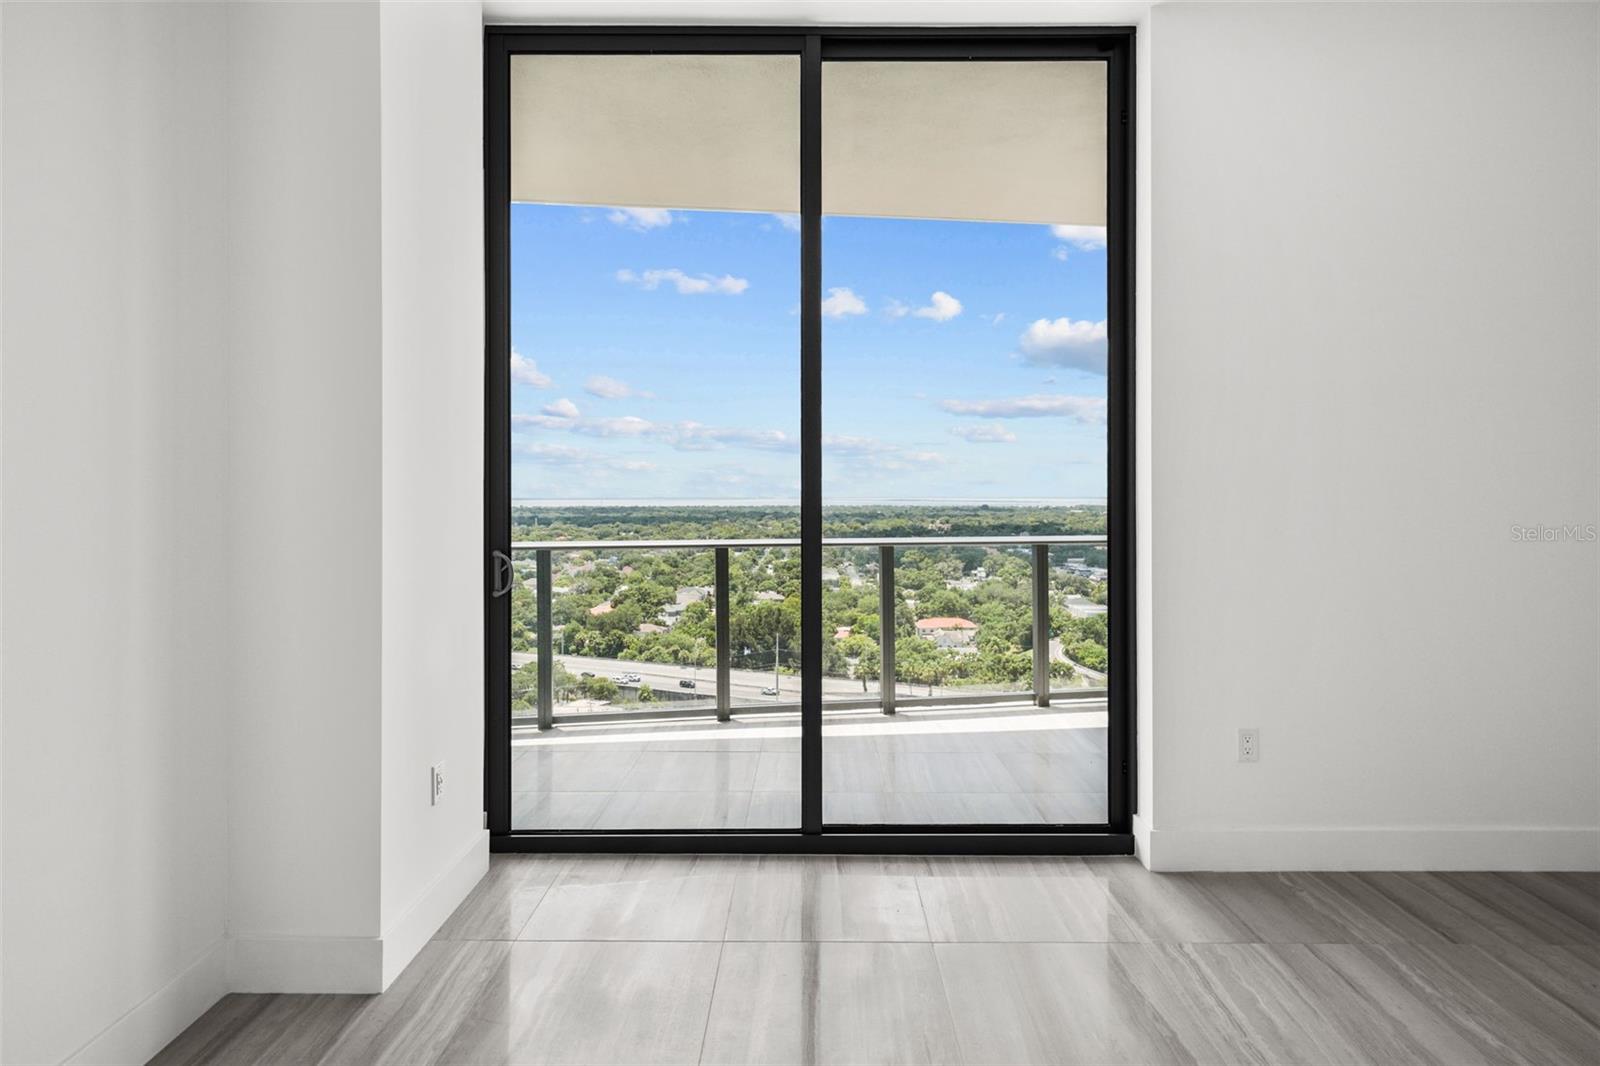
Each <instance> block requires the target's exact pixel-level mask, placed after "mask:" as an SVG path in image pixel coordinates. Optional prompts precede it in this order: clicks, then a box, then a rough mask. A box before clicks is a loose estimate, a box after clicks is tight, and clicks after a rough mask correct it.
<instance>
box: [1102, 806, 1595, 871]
mask: <svg viewBox="0 0 1600 1066" xmlns="http://www.w3.org/2000/svg"><path fill="white" fill-rule="evenodd" d="M1139 821H1140V820H1139V819H1137V818H1136V819H1135V821H1134V834H1135V837H1136V839H1137V841H1138V849H1139V850H1138V854H1139V857H1140V860H1141V861H1142V862H1143V863H1144V864H1145V865H1146V866H1148V867H1149V868H1150V869H1152V870H1155V871H1158V872H1175V871H1180V870H1581V871H1596V870H1600V829H1541V828H1516V827H1507V828H1493V829H1476V828H1461V827H1453V826H1440V827H1424V828H1403V829H1402V828H1336V829H1302V828H1288V827H1275V828H1268V829H1153V828H1149V827H1148V826H1146V827H1145V828H1144V829H1143V830H1142V831H1141V829H1140V826H1139Z"/></svg>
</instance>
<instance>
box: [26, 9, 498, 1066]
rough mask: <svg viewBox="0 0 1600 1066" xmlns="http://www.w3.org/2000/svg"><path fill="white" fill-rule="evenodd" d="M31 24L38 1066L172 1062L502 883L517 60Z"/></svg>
mask: <svg viewBox="0 0 1600 1066" xmlns="http://www.w3.org/2000/svg"><path fill="white" fill-rule="evenodd" d="M5 20H6V21H5V30H6V33H5V37H4V39H3V48H4V52H3V55H0V59H3V78H4V81H3V85H0V90H3V95H0V98H3V107H4V113H3V119H4V124H3V134H4V140H3V152H0V161H3V163H0V166H3V193H4V204H5V209H6V210H5V214H4V222H5V228H4V239H3V243H0V253H3V256H0V262H3V264H4V266H3V271H4V273H3V279H0V284H3V293H0V295H3V298H4V307H5V317H4V320H3V324H0V339H3V350H4V352H5V359H4V363H3V367H0V496H3V498H4V501H5V509H4V511H3V514H0V546H3V555H0V558H3V562H0V566H3V574H0V577H3V582H0V609H3V613H4V617H5V620H6V629H5V632H4V646H3V661H4V667H5V669H4V673H3V674H0V697H3V702H4V711H5V713H4V719H3V723H4V733H5V746H4V749H3V758H4V767H3V768H4V777H3V785H0V790H3V792H0V795H3V800H4V803H3V807H0V811H3V819H4V820H3V823H0V828H3V833H4V839H3V849H0V858H3V865H4V869H5V871H6V879H5V882H4V897H3V903H4V909H3V912H0V913H3V921H4V928H3V930H0V934H3V937H4V942H5V946H6V951H5V956H4V964H3V966H4V969H3V974H4V986H5V990H6V999H5V1003H4V1008H5V1016H4V1037H5V1044H4V1046H3V1048H0V1059H3V1060H4V1061H6V1062H8V1063H9V1062H59V1061H63V1060H65V1059H67V1058H69V1057H72V1058H74V1059H75V1060H76V1061H117V1062H126V1061H142V1060H143V1059H144V1058H146V1057H148V1055H150V1054H152V1053H153V1052H154V1051H156V1050H157V1049H159V1048H160V1047H161V1046H162V1045H163V1044H164V1043H165V1042H166V1041H167V1040H168V1039H170V1038H171V1037H172V1036H173V1035H175V1033H176V1032H178V1031H179V1030H180V1029H182V1028H183V1026H185V1025H187V1024H188V1022H189V1021H191V1020H192V1019H193V1018H194V1017H195V1016H196V1015H198V1014H199V1013H200V1012H201V1011H203V1010H204V1009H205V1008H206V1007H208V1006H209V1005H210V1004H211V1002H213V1001H214V1000H215V999H216V997H217V996H219V995H221V994H222V993H223V992H224V991H226V990H229V989H234V990H257V989H260V990H296V991H317V990H338V991H376V990H378V989H380V988H382V987H383V986H384V985H385V984H386V983H387V982H388V981H389V980H392V978H393V977H394V975H395V974H397V973H398V972H399V970H400V969H401V968H403V967H404V965H405V963H406V962H408V961H409V960H410V958H411V957H412V955H413V954H414V953H415V951H416V950H417V949H418V948H419V947H420V946H421V945H422V943H424V942H425V941H426V939H427V937H428V936H430V935H431V934H432V932H433V930H434V928H436V926H437V924H438V922H439V921H440V920H442V919H443V917H444V916H445V915H447V914H448V913H449V911H450V910H451V909H452V908H453V907H454V905H455V904H456V903H457V902H458V901H459V900H460V898H461V897H462V895H464V894H465V892H466V891H467V890H468V889H469V888H470V887H471V884H472V883H473V882H474V881H475V880H476V878H477V877H478V876H479V875H480V874H481V872H482V870H483V869H484V866H485V863H486V841H485V839H484V836H485V835H484V833H483V831H482V828H481V821H480V819H481V813H480V811H481V806H482V804H481V789H480V786H479V784H478V782H479V781H481V773H482V770H481V766H482V762H481V759H482V724H481V723H482V718H481V710H482V683H483V682H482V652H481V642H480V637H479V634H480V631H481V630H480V626H481V618H482V608H481V587H482V586H481V581H482V571H481V562H480V561H481V551H482V537H481V454H480V453H481V440H482V422H481V410H480V407H481V395H482V394H481V381H482V377H481V352H482V280H481V270H482V244H481V233H480V231H481V219H482V214H481V171H480V158H481V157H480V147H479V136H480V119H479V109H480V102H481V89H480V87H479V86H480V84H481V80H480V75H479V69H478V65H479V62H480V58H479V57H480V54H481V52H480V48H481V43H480V29H479V23H478V17H477V10H476V8H474V7H470V6H465V5H453V4H437V5H385V6H384V7H383V8H382V10H381V11H380V9H379V7H378V6H376V5H373V4H366V3H350V4H314V5H306V4H274V3H263V4H256V3H238V4H229V5H223V4H153V3H152V4H145V3H140V4H121V3H109V4H7V5H6V7H5ZM380 20H381V22H380ZM439 761H443V762H444V763H445V764H446V766H447V767H448V768H449V771H450V786H451V787H450V789H449V791H448V792H447V794H446V797H445V802H444V803H443V804H442V805H441V806H439V807H437V808H435V807H430V806H429V804H428V792H427V787H426V786H427V773H428V768H429V766H430V765H431V764H432V763H434V762H439Z"/></svg>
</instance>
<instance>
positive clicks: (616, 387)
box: [583, 374, 655, 400]
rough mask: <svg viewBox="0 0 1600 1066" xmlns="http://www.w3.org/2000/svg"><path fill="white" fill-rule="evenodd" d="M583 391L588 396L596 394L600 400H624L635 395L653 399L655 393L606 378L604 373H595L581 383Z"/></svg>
mask: <svg viewBox="0 0 1600 1066" xmlns="http://www.w3.org/2000/svg"><path fill="white" fill-rule="evenodd" d="M583 391H584V392H587V393H588V394H589V395H590V396H598V397H600V398H601V399H602V400H625V399H627V398H628V397H630V396H637V397H639V398H640V399H644V400H653V399H655V393H653V392H646V391H645V390H644V389H636V388H634V387H633V386H632V385H629V384H628V383H627V382H626V381H618V380H617V379H616V378H608V377H606V376H605V375H604V374H595V375H594V376H592V377H591V378H589V380H588V381H586V382H584V383H583Z"/></svg>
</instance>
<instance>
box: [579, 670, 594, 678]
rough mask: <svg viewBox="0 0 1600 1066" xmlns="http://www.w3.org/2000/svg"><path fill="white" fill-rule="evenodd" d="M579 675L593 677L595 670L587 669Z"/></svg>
mask: <svg viewBox="0 0 1600 1066" xmlns="http://www.w3.org/2000/svg"><path fill="white" fill-rule="evenodd" d="M578 676H579V677H593V676H594V671H593V670H585V671H584V672H583V673H581V674H579V675H578Z"/></svg>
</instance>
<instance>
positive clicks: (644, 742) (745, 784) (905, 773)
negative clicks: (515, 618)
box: [512, 536, 1107, 830]
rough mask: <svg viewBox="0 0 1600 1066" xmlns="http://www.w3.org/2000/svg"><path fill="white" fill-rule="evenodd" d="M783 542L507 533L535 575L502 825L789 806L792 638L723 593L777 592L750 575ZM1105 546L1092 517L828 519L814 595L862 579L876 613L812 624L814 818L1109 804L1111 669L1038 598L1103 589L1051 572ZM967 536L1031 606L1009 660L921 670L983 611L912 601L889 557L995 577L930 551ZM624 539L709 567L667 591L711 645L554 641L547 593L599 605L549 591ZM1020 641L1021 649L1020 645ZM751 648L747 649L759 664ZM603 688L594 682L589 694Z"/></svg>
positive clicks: (1024, 821)
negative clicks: (901, 529) (820, 674)
mask: <svg viewBox="0 0 1600 1066" xmlns="http://www.w3.org/2000/svg"><path fill="white" fill-rule="evenodd" d="M799 544H800V542H799V541H798V540H794V539H766V540H681V541H680V540H661V541H575V540H567V541H539V542H532V541H529V542H518V543H515V544H513V546H512V548H513V554H514V558H515V565H516V568H517V574H518V577H519V580H521V581H522V582H524V583H525V585H527V586H531V592H532V601H533V604H532V606H533V612H532V613H533V622H534V624H533V626H532V631H531V633H529V634H527V635H526V637H525V638H524V640H523V648H524V650H520V651H514V652H513V655H512V669H513V671H514V672H516V671H524V674H523V677H524V678H525V677H526V673H527V672H529V670H530V668H531V672H532V673H533V674H534V675H535V676H536V685H535V686H534V687H533V691H532V692H531V694H530V695H531V697H532V698H531V700H526V701H524V705H522V706H521V707H520V709H519V710H518V711H516V712H514V714H513V718H512V746H513V767H512V781H513V785H512V788H513V812H512V814H513V819H512V820H513V826H514V828H515V829H518V830H549V829H558V830H597V829H599V830H608V829H615V830H621V829H630V830H632V829H679V828H692V829H702V830H703V829H780V828H787V827H792V826H793V825H795V824H796V823H797V821H798V818H799V804H800V800H799V789H800V783H799V775H800V765H799V760H800V755H799V745H800V725H799V715H800V678H799V676H798V658H797V656H796V655H795V652H797V650H798V649H797V648H793V647H791V646H790V645H788V644H785V643H784V639H785V638H779V639H778V640H777V641H776V646H773V647H771V648H770V650H768V649H766V648H753V647H752V646H751V644H750V643H749V642H750V640H751V639H752V638H751V637H750V635H749V634H750V626H748V625H747V624H744V622H745V621H746V620H741V624H740V626H739V627H738V628H739V630H740V632H739V633H738V634H736V633H735V632H734V630H735V625H734V622H735V618H734V614H735V611H736V610H737V609H739V608H740V607H742V608H744V609H745V610H747V611H748V610H749V609H750V607H751V606H752V601H753V600H754V601H755V603H756V605H757V606H759V603H760V601H759V597H760V596H767V597H768V598H769V599H772V603H771V607H772V609H773V610H777V609H778V606H779V604H778V603H777V602H776V599H773V597H775V595H776V594H773V593H759V594H755V596H752V594H751V592H750V587H749V585H750V582H749V575H750V574H751V573H754V572H765V573H769V574H770V573H771V572H772V570H773V569H774V568H775V567H783V566H785V565H788V562H789V557H790V553H793V552H796V551H797V549H798V548H799ZM1105 546H1106V540H1105V538H1104V537H1101V536H1053V537H1047V536H1017V537H939V536H931V537H911V538H887V539H877V538H857V537H841V538H825V539H824V541H823V549H824V553H825V572H826V573H828V574H829V577H830V583H829V586H828V587H827V588H825V591H824V607H825V614H826V609H827V606H828V604H829V602H830V596H840V595H848V596H853V597H855V599H856V601H857V602H859V600H860V599H861V598H862V597H868V596H874V595H875V597H876V601H877V623H878V625H877V630H876V633H874V634H872V636H873V637H875V638H876V639H875V641H872V640H857V641H855V642H854V645H853V650H858V651H859V650H860V649H861V648H862V647H868V648H870V647H871V645H873V644H875V645H876V647H875V652H876V654H875V655H873V654H871V653H870V652H869V653H865V654H861V655H858V656H857V657H855V658H854V659H851V658H848V657H846V656H845V655H843V654H842V653H841V652H839V650H838V648H837V647H835V645H836V644H843V645H846V646H850V645H851V642H850V641H849V636H850V634H847V633H846V634H843V635H842V636H841V634H840V633H831V634H830V640H829V641H828V642H826V643H827V645H828V647H829V648H830V649H832V650H833V652H834V654H832V656H831V664H827V665H825V668H824V673H825V676H824V678H823V685H822V689H823V713H824V719H823V753H824V754H823V777H824V795H823V804H824V819H825V821H827V822H829V823H834V824H862V825H919V824H927V825H948V824H981V825H1063V824H1071V825H1087V824H1097V823H1102V822H1104V821H1105V819H1106V783H1107V762H1106V760H1107V750H1106V720H1107V716H1106V687H1105V686H1106V674H1105V673H1104V672H1103V671H1101V670H1096V669H1094V668H1093V667H1092V666H1090V665H1087V664H1084V663H1082V662H1074V661H1072V660H1071V659H1070V658H1069V656H1068V654H1067V652H1066V651H1065V650H1064V649H1063V648H1062V644H1061V642H1060V641H1055V640H1052V639H1051V628H1052V627H1051V610H1052V606H1053V605H1054V606H1055V607H1056V608H1057V610H1058V612H1065V611H1071V613H1072V614H1073V616H1076V615H1077V614H1078V612H1079V611H1080V610H1085V609H1086V610H1088V611H1090V612H1093V611H1095V610H1098V608H1096V607H1095V606H1093V605H1086V604H1084V603H1082V602H1076V603H1074V602H1069V599H1070V600H1072V601H1081V600H1082V597H1077V596H1073V597H1069V596H1068V595H1067V594H1066V592H1065V589H1064V583H1065V582H1066V581H1067V580H1068V578H1067V577H1066V575H1069V574H1071V573H1073V572H1074V569H1077V570H1083V569H1085V568H1084V566H1083V563H1082V561H1081V560H1082V557H1083V556H1084V555H1085V553H1093V552H1102V553H1103V551H1104V549H1105ZM973 549H981V550H982V553H981V554H982V555H983V558H984V559H985V561H989V562H994V563H996V564H997V565H996V569H1001V570H1003V571H1004V573H1005V575H1006V578H1007V579H1008V581H1009V584H1008V585H1007V595H1009V597H1010V602H1011V604H1012V605H1013V607H1014V608H1015V609H1016V610H1022V611H1024V612H1025V615H1026V619H1027V632H1026V634H1025V637H1024V640H1025V643H1026V647H1025V649H1024V650H1023V651H1022V652H1021V653H1016V654H1012V655H1011V656H1010V657H1009V658H1007V657H999V658H1000V659H1001V661H1003V662H1004V664H1005V665H1007V666H1009V667H1010V673H1009V674H1007V675H994V674H993V673H992V672H991V673H990V674H989V675H988V676H956V677H948V676H936V675H935V674H934V673H930V672H929V670H928V669H927V667H926V656H927V655H928V654H929V652H928V649H929V648H930V647H935V648H937V649H939V650H938V652H937V654H938V655H939V656H941V661H942V662H943V663H944V664H946V666H947V667H948V666H949V664H951V663H954V664H955V666H954V668H953V672H955V673H958V674H959V673H960V672H961V670H962V668H963V667H964V666H965V665H966V664H967V663H968V662H972V663H976V662H977V661H978V659H979V656H978V645H979V643H980V642H987V640H988V639H989V638H988V637H987V636H986V634H985V632H984V626H983V625H980V624H979V623H974V622H970V621H968V620H966V619H962V618H932V619H921V618H918V615H919V614H920V613H921V612H920V611H919V610H917V604H916V602H915V601H914V600H913V599H911V598H910V597H908V596H907V595H906V593H905V591H904V590H898V589H897V571H899V570H901V569H903V568H904V565H905V561H906V559H907V555H906V554H905V553H914V554H912V555H911V556H910V558H911V559H913V560H915V561H917V562H919V563H921V564H922V565H924V566H925V567H926V566H934V565H941V566H944V567H945V568H946V569H947V570H948V571H949V573H951V574H958V575H959V576H955V577H951V578H950V579H949V581H948V582H947V583H948V584H950V585H951V586H952V588H953V589H954V588H960V589H961V590H963V591H967V592H972V591H973V590H974V589H975V588H977V586H981V585H983V584H984V582H985V581H988V582H991V583H993V584H994V585H996V586H997V587H998V586H999V585H1000V584H1002V582H1001V580H1000V579H999V578H991V577H987V575H986V574H985V570H984V569H983V568H981V567H979V568H975V569H973V570H967V569H965V568H964V565H963V564H960V563H958V562H956V561H955V560H954V559H947V558H946V556H953V555H954V553H956V552H957V551H965V552H966V555H967V558H968V559H969V560H970V559H971V558H973V557H974V553H973V551H972V550H973ZM639 553H678V556H679V558H678V559H677V560H676V561H675V565H676V566H677V567H678V568H679V569H681V570H684V571H692V572H696V573H700V572H703V573H705V574H706V575H707V578H708V580H707V582H706V584H705V585H703V586H695V587H691V588H689V589H684V590H679V591H680V592H681V593H682V594H683V595H682V598H686V599H689V600H690V602H691V603H694V604H696V605H697V606H695V607H693V608H692V612H691V613H692V614H693V616H694V618H695V619H697V620H698V622H699V624H700V626H701V629H702V630H706V629H709V630H710V632H711V633H713V634H714V635H713V637H712V639H711V640H710V641H709V643H710V644H711V648H709V649H706V648H703V647H702V648H700V654H701V655H702V657H703V658H709V661H702V662H661V661H654V660H653V658H650V657H643V656H641V657H637V658H629V657H627V656H626V654H625V653H623V654H614V655H594V654H580V653H578V651H579V650H577V649H573V648H570V647H566V646H565V644H566V642H565V633H564V632H563V627H562V625H561V624H560V623H559V618H560V617H561V616H563V614H565V616H567V617H572V616H573V613H574V612H575V611H582V612H584V613H585V614H587V615H590V616H595V617H598V615H596V613H595V612H596V610H597V609H599V611H600V614H608V613H609V612H610V611H611V610H612V609H613V608H612V605H611V599H610V598H608V599H606V600H605V601H603V602H602V603H600V604H595V605H593V606H589V607H584V606H581V605H580V606H577V607H574V606H572V605H571V604H567V605H565V606H564V609H563V610H558V609H557V608H558V607H560V606H562V605H561V604H560V600H559V598H558V597H559V596H560V595H561V592H560V591H559V590H558V582H567V581H575V580H581V579H582V577H583V576H584V575H586V574H590V573H592V572H593V570H594V568H595V567H596V566H597V565H599V564H600V563H605V564H606V565H607V566H609V567H611V568H616V569H619V570H620V571H621V572H623V573H624V574H625V575H626V574H629V573H631V572H633V570H634V568H633V567H632V566H630V565H628V564H626V563H625V562H624V561H623V560H624V559H625V558H632V559H634V560H636V561H637V560H639V559H641V556H640V555H639ZM941 553H943V554H941ZM1069 560H1070V562H1069ZM640 565H641V567H642V566H643V564H642V563H641V564H640ZM974 574H976V575H980V576H977V577H975V576H973V575H974ZM741 578H742V580H743V584H741ZM1018 585H1025V588H1017V587H1015V586H1018ZM620 591H621V590H620V589H619V592H620ZM977 591H978V592H980V593H982V592H985V591H993V590H985V589H982V588H977ZM996 595H998V593H996ZM1023 596H1025V597H1026V601H1027V602H1026V607H1025V608H1024V607H1021V606H1020V600H1021V597H1023ZM589 598H590V599H592V598H593V596H591V597H589ZM615 598H617V599H618V600H619V601H620V600H621V599H622V596H621V595H616V596H615ZM702 601H703V605H700V604H702ZM584 602H587V601H584ZM675 606H680V607H681V606H683V605H682V604H675ZM670 614H677V615H680V616H681V614H682V612H681V611H679V612H673V611H666V612H665V613H664V614H658V615H652V616H651V617H652V618H657V619H662V620H666V615H670ZM913 619H915V620H916V621H915V622H913V621H912V620H913ZM630 620H631V616H630ZM586 621H587V620H586ZM1013 622H1014V627H1013V628H1016V627H1020V625H1021V622H1020V621H1016V620H1015V619H1013ZM929 623H931V624H929ZM678 624H679V625H682V624H683V623H682V622H679V623H678ZM913 627H915V631H916V632H917V638H916V641H917V648H916V649H912V648H905V649H904V650H905V651H907V652H910V651H913V650H915V651H916V652H917V655H918V656H920V657H921V658H916V657H914V659H913V661H911V662H909V663H908V662H907V661H906V660H905V659H904V658H902V655H901V654H900V653H901V652H902V650H903V649H902V645H903V644H904V643H905V640H906V638H905V637H904V636H902V634H904V633H905V632H907V631H908V630H910V629H912V628H913ZM969 627H970V628H969ZM638 629H639V630H643V631H647V632H645V633H642V634H641V637H642V638H644V639H649V638H656V637H660V638H663V639H664V638H665V636H666V634H667V631H669V630H670V629H671V627H669V626H666V625H662V624H658V623H657V622H656V621H650V622H646V623H644V624H641V625H639V626H638ZM833 638H838V640H837V641H835V640H834V639H833ZM986 646H987V645H986ZM681 650H682V649H681V648H680V652H681ZM708 653H711V654H708ZM1019 654H1020V655H1023V656H1025V657H1026V658H1025V659H1021V660H1019V658H1018V655H1019ZM786 655H787V656H788V657H787V658H785V656H786ZM659 657H661V656H660V655H656V656H655V657H654V658H659ZM763 657H764V658H763ZM991 658H995V657H992V656H991ZM755 660H761V665H760V666H759V667H758V666H757V665H756V662H755ZM826 663H827V660H825V664H826ZM768 664H770V665H768ZM945 672H946V673H949V672H952V671H950V670H946V671H945ZM1019 675H1020V676H1019ZM881 679H893V680H892V681H883V680H881ZM607 682H608V683H607ZM598 693H604V694H605V695H606V696H607V697H609V698H597V694H598Z"/></svg>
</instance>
